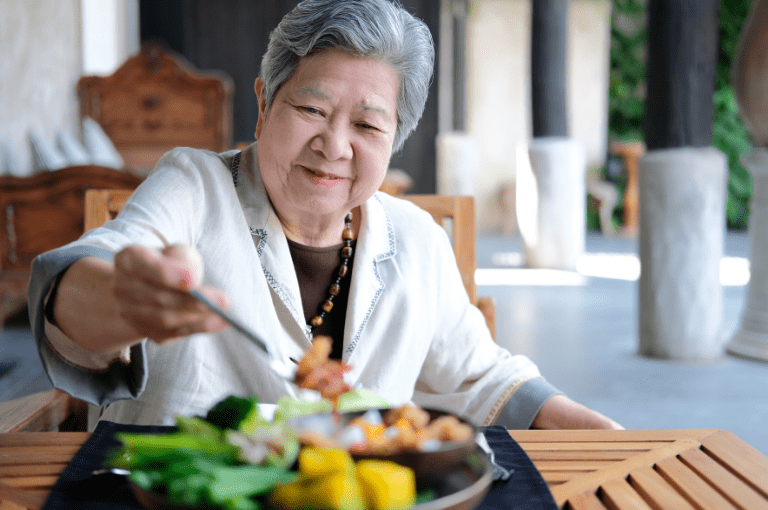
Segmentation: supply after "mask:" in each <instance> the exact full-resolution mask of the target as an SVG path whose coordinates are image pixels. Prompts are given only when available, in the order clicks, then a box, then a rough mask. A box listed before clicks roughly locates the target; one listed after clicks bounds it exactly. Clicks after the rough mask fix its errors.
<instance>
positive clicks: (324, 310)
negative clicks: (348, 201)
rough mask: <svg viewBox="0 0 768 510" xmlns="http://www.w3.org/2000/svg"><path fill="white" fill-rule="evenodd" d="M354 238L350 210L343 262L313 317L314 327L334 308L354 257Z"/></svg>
mask: <svg viewBox="0 0 768 510" xmlns="http://www.w3.org/2000/svg"><path fill="white" fill-rule="evenodd" d="M354 238H355V236H354V234H353V233H352V213H351V212H349V213H347V215H346V216H345V217H344V231H343V232H342V233H341V239H342V240H343V241H344V246H342V248H341V264H340V265H339V269H338V271H337V272H336V279H335V280H334V282H333V283H332V284H331V286H330V287H329V288H328V298H327V299H326V300H325V301H324V302H323V304H322V306H321V307H320V309H321V311H320V313H319V314H318V315H315V316H314V317H312V320H311V321H310V325H311V326H312V327H313V328H316V327H318V326H322V324H323V319H324V318H325V316H326V315H327V314H328V313H330V312H331V310H332V309H333V299H334V298H335V297H336V296H338V295H339V292H340V291H341V285H340V283H341V280H343V279H344V277H346V276H347V273H348V272H349V259H351V258H352V252H353V249H352V241H353V240H354Z"/></svg>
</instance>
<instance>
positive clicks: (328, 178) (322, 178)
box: [302, 167, 344, 188]
mask: <svg viewBox="0 0 768 510" xmlns="http://www.w3.org/2000/svg"><path fill="white" fill-rule="evenodd" d="M302 168H303V169H304V171H305V172H306V173H307V174H309V179H310V181H312V184H315V185H317V186H324V187H326V188H334V187H336V186H338V185H339V184H341V183H342V181H343V180H344V178H343V177H339V176H338V175H335V174H329V173H325V172H321V171H320V170H312V169H311V168H307V167H302Z"/></svg>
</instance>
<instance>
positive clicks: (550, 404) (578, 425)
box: [531, 395, 624, 430]
mask: <svg viewBox="0 0 768 510" xmlns="http://www.w3.org/2000/svg"><path fill="white" fill-rule="evenodd" d="M531 428H534V429H613V430H622V429H624V427H622V426H621V425H619V424H618V423H616V422H615V421H613V420H611V419H610V418H607V417H606V416H603V415H602V414H600V413H598V412H597V411H593V410H592V409H589V408H588V407H585V406H583V405H582V404H579V403H578V402H575V401H573V400H571V399H570V398H568V397H566V396H565V395H555V396H553V397H551V398H550V399H549V400H547V401H546V402H545V403H544V406H542V408H541V410H540V411H539V414H537V415H536V418H534V420H533V423H532V424H531Z"/></svg>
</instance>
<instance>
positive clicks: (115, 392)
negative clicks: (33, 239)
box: [28, 244, 147, 406]
mask: <svg viewBox="0 0 768 510" xmlns="http://www.w3.org/2000/svg"><path fill="white" fill-rule="evenodd" d="M83 257H99V258H101V259H104V260H107V261H109V262H111V261H112V260H113V259H114V254H113V253H112V252H111V251H109V250H107V249H104V248H100V247H95V246H89V245H84V244H72V245H67V246H64V247H62V248H58V249H56V250H53V251H51V252H46V253H44V254H42V255H40V256H38V257H37V258H36V259H35V260H34V261H33V262H32V275H31V278H30V281H29V289H28V303H29V313H30V323H31V326H32V332H33V334H34V337H35V341H36V343H37V348H38V354H39V356H40V361H41V362H42V365H43V368H44V369H45V372H46V374H47V375H48V379H49V380H50V381H51V384H52V385H53V386H54V387H55V388H58V389H60V390H62V391H64V392H66V393H69V394H70V395H73V396H75V397H77V398H79V399H81V400H84V401H86V402H88V403H91V404H94V405H96V406H105V405H107V404H109V403H111V402H114V401H115V400H119V399H130V398H135V397H137V396H138V395H140V394H141V392H142V391H143V390H144V386H145V385H146V380H147V361H146V356H145V351H144V342H142V343H141V344H138V345H135V346H133V347H131V348H130V354H129V356H130V359H131V363H130V364H127V365H126V364H124V363H120V362H113V363H111V364H109V365H108V367H107V368H106V370H103V371H94V370H89V369H88V368H87V367H84V366H77V364H76V363H72V362H70V361H69V360H68V359H66V357H65V356H63V355H62V354H60V353H59V352H57V350H56V349H54V347H53V345H52V343H51V341H50V339H49V338H48V336H47V329H49V328H51V327H52V328H53V329H57V328H56V327H55V325H52V324H50V323H49V322H48V321H47V320H46V316H45V305H46V297H47V296H48V293H49V291H50V290H51V288H52V285H53V283H54V281H55V279H56V278H57V277H58V276H59V275H60V274H62V273H63V272H64V271H66V270H67V268H69V266H71V265H72V264H73V263H75V262H76V261H77V260H79V259H81V258H83ZM62 334H63V333H62ZM70 341H71V340H70ZM73 343H74V342H73Z"/></svg>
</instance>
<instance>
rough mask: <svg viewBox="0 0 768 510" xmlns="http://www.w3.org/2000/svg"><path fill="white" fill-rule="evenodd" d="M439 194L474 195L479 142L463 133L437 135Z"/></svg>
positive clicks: (451, 132) (454, 132) (453, 132)
mask: <svg viewBox="0 0 768 510" xmlns="http://www.w3.org/2000/svg"><path fill="white" fill-rule="evenodd" d="M436 145H437V194H438V195H473V194H474V191H475V174H476V173H477V166H478V161H479V159H480V155H479V153H478V148H477V142H476V141H475V139H474V138H472V136H470V135H469V134H468V133H466V132H463V131H450V132H447V133H440V134H438V135H437V140H436Z"/></svg>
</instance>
